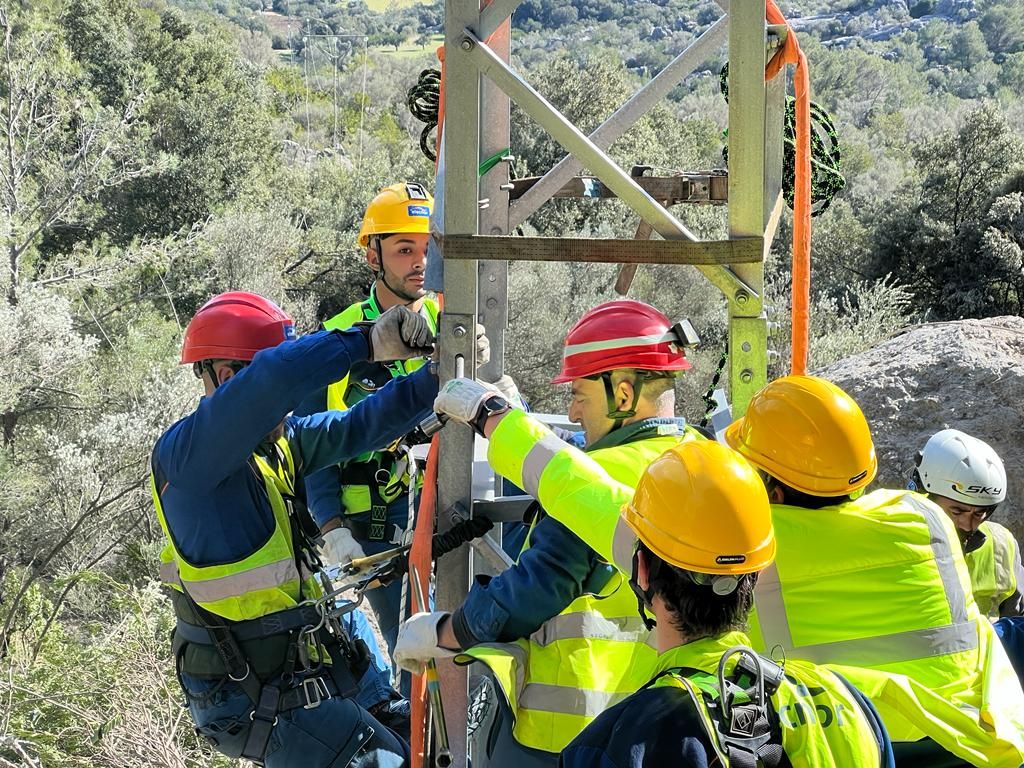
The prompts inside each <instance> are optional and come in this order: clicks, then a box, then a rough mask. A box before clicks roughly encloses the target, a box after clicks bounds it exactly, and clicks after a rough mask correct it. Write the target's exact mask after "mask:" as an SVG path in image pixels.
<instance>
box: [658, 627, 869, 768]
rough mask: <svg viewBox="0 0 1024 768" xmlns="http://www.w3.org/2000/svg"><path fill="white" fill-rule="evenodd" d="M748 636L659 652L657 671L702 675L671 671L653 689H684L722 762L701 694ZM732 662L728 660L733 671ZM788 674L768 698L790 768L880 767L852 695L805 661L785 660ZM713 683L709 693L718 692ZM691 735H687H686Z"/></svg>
mask: <svg viewBox="0 0 1024 768" xmlns="http://www.w3.org/2000/svg"><path fill="white" fill-rule="evenodd" d="M746 640H747V638H746V637H745V636H744V635H743V634H742V633H739V632H730V633H727V634H725V635H720V636H718V637H716V638H705V639H703V640H698V641H696V642H695V643H691V644H690V645H695V646H697V648H695V649H689V648H688V647H687V646H685V645H684V646H680V647H678V648H674V649H672V650H670V651H667V652H666V653H664V654H662V656H661V658H660V659H659V667H660V668H661V669H671V668H673V667H682V668H686V669H695V670H700V671H701V672H702V673H703V674H694V675H690V676H689V677H683V676H682V675H681V674H679V673H678V672H677V673H669V674H666V675H663V676H661V677H659V678H658V679H657V680H656V681H655V682H654V684H653V687H666V686H671V687H676V688H679V689H681V690H683V691H686V692H687V693H688V694H689V696H690V700H691V701H692V702H693V704H694V705H695V706H696V707H697V711H698V712H699V713H700V715H701V718H700V719H701V723H702V724H703V726H704V729H705V731H706V732H707V736H708V738H709V740H710V741H711V743H712V744H713V745H714V746H715V750H716V752H717V754H718V756H719V757H720V758H721V759H722V764H723V765H726V766H728V765H729V761H728V759H727V758H726V756H725V754H724V750H723V749H722V745H721V743H720V741H719V736H718V733H717V731H716V729H715V727H714V725H713V723H712V720H711V715H710V712H709V710H708V707H707V703H706V700H705V696H706V695H708V694H706V693H703V692H702V691H704V690H706V689H708V687H709V682H710V681H709V680H708V679H707V678H708V677H710V676H712V675H714V674H715V672H716V671H717V669H718V659H720V658H721V655H722V654H723V653H724V652H725V651H726V650H728V649H729V648H731V647H733V646H736V645H746V644H747V643H746V642H745V641H746ZM733 666H734V663H733V662H732V660H730V662H727V671H729V672H731V670H732V667H733ZM785 670H786V676H785V678H784V679H783V681H782V684H781V685H780V686H779V689H778V690H777V691H776V692H775V693H774V694H773V695H772V697H771V700H772V706H773V708H774V711H775V713H776V718H777V721H778V724H779V727H780V729H781V732H782V748H783V751H784V752H785V753H786V756H787V757H788V758H789V762H790V763H791V764H792V765H793V768H815V767H817V766H841V767H845V766H858V768H870V767H871V766H877V765H879V763H880V751H879V746H880V745H879V743H878V740H877V739H876V738H875V733H874V730H873V729H872V727H871V723H870V722H869V721H868V719H867V717H866V715H865V714H864V712H863V710H862V709H861V708H860V705H859V704H858V703H857V701H856V699H855V698H854V697H853V694H852V693H851V692H850V691H849V690H848V689H847V688H846V686H845V685H843V683H842V681H840V680H839V679H838V678H837V677H836V676H835V675H834V674H832V673H831V672H829V671H828V670H826V669H823V668H820V667H816V666H814V665H813V664H808V663H807V662H799V661H792V660H789V661H787V662H786V665H785ZM715 689H717V680H715V681H714V682H713V683H712V684H711V690H712V692H713V694H714V693H717V690H715ZM687 735H689V734H687Z"/></svg>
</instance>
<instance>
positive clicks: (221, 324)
mask: <svg viewBox="0 0 1024 768" xmlns="http://www.w3.org/2000/svg"><path fill="white" fill-rule="evenodd" d="M294 338H295V322H294V321H293V320H292V319H291V318H290V317H289V316H288V315H287V314H286V313H285V311H284V310H283V309H281V308H280V307H279V306H277V304H275V303H274V302H272V301H271V300H270V299H265V298H263V297H262V296H259V295H257V294H255V293H247V292H245V291H229V292H228V293H222V294H219V295H217V296H214V297H213V298H212V299H210V300H209V301H208V302H206V303H205V304H204V305H203V306H202V307H201V308H200V309H199V311H198V312H196V314H195V316H194V317H193V318H192V322H190V323H189V324H188V328H186V329H185V343H184V344H182V347H181V362H182V363H198V362H200V361H202V360H252V359H253V357H255V355H256V353H257V352H259V351H260V350H261V349H266V348H267V347H276V346H277V345H278V344H280V343H281V342H282V341H285V340H286V339H294Z"/></svg>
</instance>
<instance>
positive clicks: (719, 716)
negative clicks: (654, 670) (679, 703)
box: [644, 645, 789, 768]
mask: <svg viewBox="0 0 1024 768" xmlns="http://www.w3.org/2000/svg"><path fill="white" fill-rule="evenodd" d="M733 656H737V657H738V658H737V661H736V666H735V667H734V669H733V671H732V674H730V675H728V676H727V675H726V673H725V667H726V662H727V661H728V660H729V659H730V658H732V657H733ZM784 674H785V673H784V670H783V667H782V666H781V665H779V664H776V663H775V662H774V661H772V660H771V659H769V658H766V657H764V656H761V655H759V654H757V653H755V652H754V651H753V650H752V649H750V648H748V647H746V646H743V645H737V646H734V647H732V648H730V649H729V650H727V651H726V652H725V653H723V654H722V657H721V659H720V660H719V662H718V673H717V674H716V675H710V674H708V673H706V672H702V671H700V670H697V669H689V668H685V667H672V668H670V669H666V670H664V671H663V672H661V674H659V675H658V676H657V677H655V678H654V679H653V680H651V681H650V682H649V683H647V685H645V686H644V688H649V687H650V686H652V685H654V684H655V683H656V682H657V681H658V680H659V679H660V678H662V677H665V676H672V677H675V678H677V679H678V680H679V681H680V682H683V684H684V687H686V688H687V689H688V690H690V691H691V693H692V692H693V689H694V688H696V690H697V691H699V692H700V695H701V698H702V699H703V703H704V706H705V709H706V712H707V715H708V719H709V720H710V725H711V727H712V728H714V733H709V734H708V735H709V737H711V739H712V741H714V742H716V743H717V744H718V746H719V748H720V749H721V751H722V753H723V755H724V757H726V758H727V759H728V765H729V766H730V768H781V766H787V765H789V761H788V759H787V758H786V753H785V751H784V750H783V748H782V730H781V728H779V727H778V718H777V717H775V715H774V711H773V709H772V707H771V700H770V699H771V696H772V695H773V694H774V693H775V692H776V691H777V690H778V689H779V686H780V685H781V684H782V680H783V677H784ZM687 682H689V683H691V684H692V687H691V686H689V685H686V683H687ZM707 726H708V723H705V727H707Z"/></svg>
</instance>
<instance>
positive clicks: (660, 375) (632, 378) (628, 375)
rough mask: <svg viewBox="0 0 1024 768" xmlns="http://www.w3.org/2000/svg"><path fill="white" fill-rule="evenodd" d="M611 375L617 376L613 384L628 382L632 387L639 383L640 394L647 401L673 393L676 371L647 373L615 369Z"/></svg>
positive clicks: (636, 370) (630, 369)
mask: <svg viewBox="0 0 1024 768" xmlns="http://www.w3.org/2000/svg"><path fill="white" fill-rule="evenodd" d="M612 373H613V374H619V375H618V376H616V377H615V378H614V379H613V383H615V384H618V383H619V382H620V381H628V382H629V383H630V384H632V385H633V386H634V387H635V386H637V383H638V382H639V383H640V387H641V389H640V393H641V396H642V397H645V398H647V399H648V400H657V399H658V398H659V397H661V396H662V395H663V394H665V393H666V392H669V391H674V390H675V386H676V373H677V372H676V371H647V370H641V369H637V368H616V369H615V370H614V371H612Z"/></svg>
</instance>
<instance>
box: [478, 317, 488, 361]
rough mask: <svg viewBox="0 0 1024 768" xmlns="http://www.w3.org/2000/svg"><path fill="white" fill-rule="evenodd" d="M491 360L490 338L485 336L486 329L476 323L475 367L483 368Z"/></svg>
mask: <svg viewBox="0 0 1024 768" xmlns="http://www.w3.org/2000/svg"><path fill="white" fill-rule="evenodd" d="M490 361H491V340H490V339H488V338H487V331H486V330H485V329H484V327H483V326H482V325H481V324H480V323H477V324H476V367H477V368H483V367H484V366H485V365H487V364H488V363H489V362H490Z"/></svg>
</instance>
